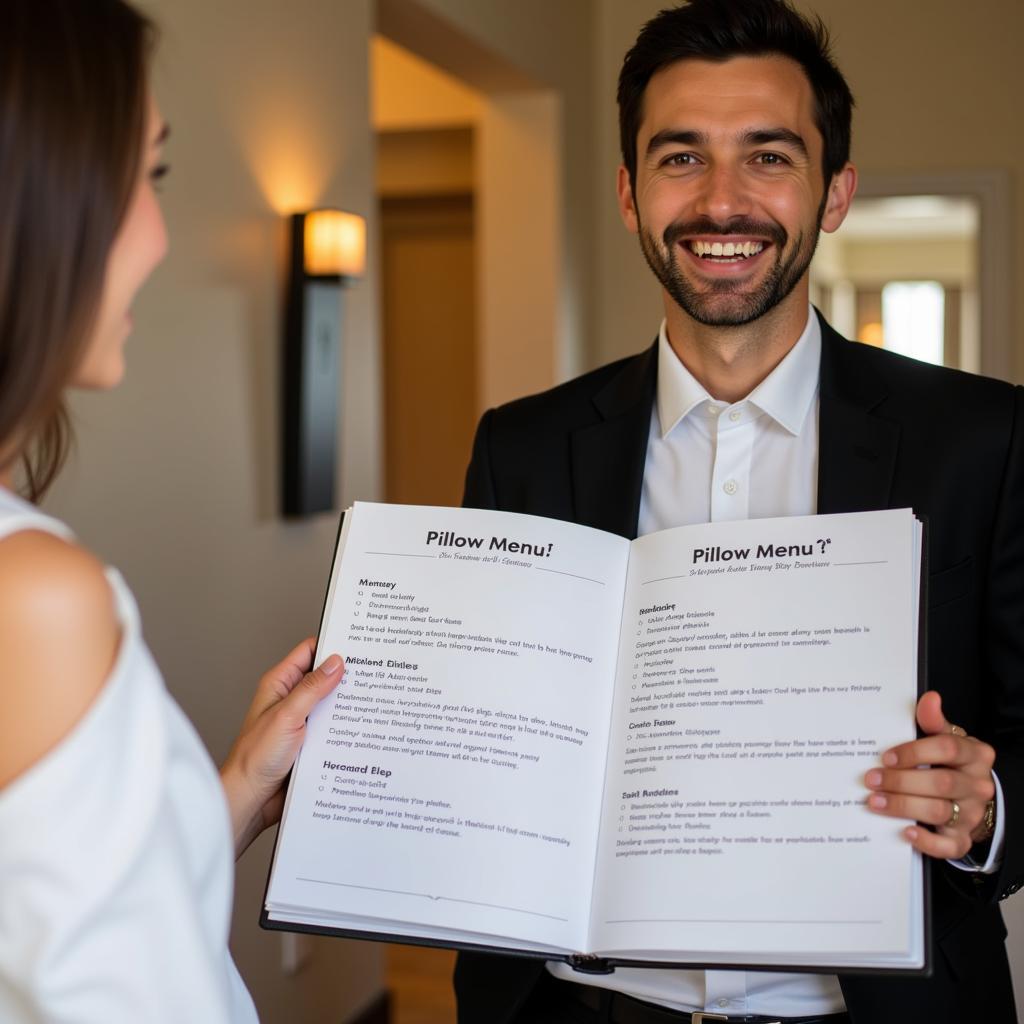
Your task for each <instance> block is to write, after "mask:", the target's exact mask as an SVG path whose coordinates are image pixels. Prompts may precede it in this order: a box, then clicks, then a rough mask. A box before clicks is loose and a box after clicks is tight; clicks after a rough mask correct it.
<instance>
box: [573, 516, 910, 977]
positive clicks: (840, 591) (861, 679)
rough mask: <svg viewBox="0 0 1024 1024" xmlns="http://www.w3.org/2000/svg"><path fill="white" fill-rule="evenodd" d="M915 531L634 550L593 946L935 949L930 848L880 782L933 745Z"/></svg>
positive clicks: (692, 533) (754, 535) (695, 541)
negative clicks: (884, 772) (924, 887)
mask: <svg viewBox="0 0 1024 1024" xmlns="http://www.w3.org/2000/svg"><path fill="white" fill-rule="evenodd" d="M916 536H917V524H916V522H915V521H914V520H913V518H912V515H911V513H910V512H909V511H907V510H900V511H891V512H881V513H871V514H869V515H851V516H815V517H802V518H794V519H775V520H752V521H744V522H736V523H716V524H714V525H713V526H693V527H683V528H680V529H678V530H670V531H664V532H663V533H659V534H654V535H650V536H647V537H643V538H640V539H639V540H637V541H636V542H634V545H633V552H632V556H631V563H630V578H629V582H628V584H627V598H626V606H625V609H624V612H623V627H622V633H623V646H622V650H621V653H620V665H619V673H618V679H619V681H618V684H617V690H616V696H615V702H616V712H615V720H616V722H617V726H616V728H615V729H614V730H613V735H612V739H611V747H610V753H609V761H608V780H607V783H606V807H605V812H604V813H605V819H604V820H605V831H604V832H603V834H602V841H601V850H600V853H599V867H598V877H597V883H596V885H595V918H594V923H593V928H592V936H591V941H592V943H593V948H595V949H597V950H600V951H602V952H613V951H648V952H650V953H652V954H654V955H656V951H659V950H668V951H672V950H675V951H684V952H686V953H687V955H686V956H685V957H683V958H678V957H676V958H673V957H671V956H669V957H668V959H690V960H694V961H699V960H704V961H705V962H734V963H735V962H749V963H756V962H760V963H765V962H768V963H771V962H773V961H774V962H778V960H777V959H776V958H777V957H778V956H780V955H781V956H792V957H793V961H794V962H796V963H807V964H811V963H815V962H819V963H820V962H829V960H830V958H834V959H835V960H836V962H839V960H841V959H842V956H841V953H840V951H842V950H854V951H860V952H863V953H865V954H867V955H870V956H875V957H877V958H879V959H884V958H885V957H886V956H888V955H890V954H892V953H894V952H897V951H905V950H907V949H909V948H911V947H915V946H916V948H917V949H918V952H920V943H919V941H918V940H919V938H920V936H919V935H918V934H916V932H919V930H920V927H919V926H920V910H919V901H915V900H914V897H913V893H914V891H915V887H916V888H920V884H921V874H920V857H919V856H918V855H916V854H914V853H913V851H912V850H911V848H910V846H909V844H907V843H906V841H905V840H903V839H902V838H901V837H900V835H899V833H900V831H901V829H902V828H903V827H904V826H905V824H906V823H905V822H902V821H896V820H893V819H889V818H884V817H879V816H876V815H873V814H871V813H869V812H868V811H867V809H866V808H865V807H864V806H863V803H864V800H865V798H866V795H867V791H866V789H865V788H864V786H863V784H862V779H863V776H864V773H865V772H866V771H868V770H869V769H870V768H872V767H874V766H876V765H877V764H878V763H879V761H878V757H879V754H880V753H881V752H882V751H883V750H884V749H886V748H887V747H888V746H890V745H892V744H896V743H900V742H904V741H906V740H909V739H912V738H913V737H914V706H915V702H916V698H917V675H916V668H915V660H914V655H915V652H916V646H917V639H916V638H917V630H916V623H917V611H916V603H917V602H916V595H917V588H916V586H915V585H913V584H912V581H913V580H915V579H916V575H915V564H916V554H915V552H914V544H915V542H914V540H913V538H914V537H916ZM769 544H770V545H773V547H774V546H776V545H778V546H782V547H784V548H788V547H790V546H795V547H796V548H798V549H799V551H800V553H799V554H794V555H789V554H786V555H783V556H782V557H778V556H777V555H773V556H768V555H766V554H764V553H763V552H762V556H761V557H758V548H759V546H761V545H769ZM698 549H705V550H704V553H703V554H702V555H697V554H696V553H695V552H696V551H697V550H698ZM744 549H746V550H748V554H747V555H746V556H743V555H739V554H735V555H731V556H730V554H729V553H730V552H735V551H742V550H744ZM804 552H807V553H804ZM755 567H758V568H755ZM769 567H770V569H769ZM666 606H668V607H666ZM798 630H799V631H800V632H799V633H797V631H798ZM818 630H830V631H831V632H821V633H819V632H817V631H818ZM837 630H844V632H837ZM869 631H870V632H869ZM869 638H870V640H869ZM723 645H724V646H723ZM754 645H757V646H754ZM765 645H776V646H765ZM701 648H703V649H701ZM659 723H661V724H659ZM800 744H803V745H800ZM797 801H804V802H806V805H798V804H797ZM912 905H913V906H914V907H916V908H917V913H916V914H915V913H912V911H911V907H912ZM915 930H916V931H915ZM759 949H760V950H765V951H769V954H770V955H768V956H767V957H759V956H756V955H748V953H747V952H741V953H739V955H738V956H737V951H739V950H745V951H756V950H759Z"/></svg>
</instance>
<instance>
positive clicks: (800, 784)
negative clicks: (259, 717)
mask: <svg viewBox="0 0 1024 1024" xmlns="http://www.w3.org/2000/svg"><path fill="white" fill-rule="evenodd" d="M922 536H923V527H922V525H921V523H919V521H918V520H917V519H916V518H915V517H914V515H913V513H912V512H911V511H910V510H908V509H899V510H889V511H880V512H859V513H852V514H848V515H827V516H826V515H822V516H803V517H794V518H785V519H759V520H745V521H740V522H719V523H712V524H701V525H696V526H684V527H679V528H677V529H672V530H665V531H662V532H660V533H654V534H649V535H647V536H644V537H640V538H638V539H636V540H634V541H628V540H625V539H623V538H622V537H618V536H614V535H612V534H608V533H603V532H601V531H598V530H593V529H590V528H589V527H583V526H578V525H573V524H571V523H564V522H561V521H557V520H551V519H543V518H538V517H535V516H525V515H516V514H513V513H506V512H489V511H477V510H473V509H461V508H432V507H428V506H403V505H378V504H370V503H357V504H356V505H355V506H354V508H353V509H351V510H349V511H348V512H347V513H346V514H345V517H344V521H343V526H342V529H341V532H340V534H339V539H338V544H337V548H336V552H335V558H334V567H333V571H332V573H331V578H330V584H329V587H328V592H327V599H326V602H325V607H324V614H323V620H322V623H321V627H320V635H319V638H318V646H317V652H318V653H317V658H318V660H323V659H325V658H326V657H327V656H328V655H330V654H332V653H335V652H337V653H339V654H341V655H342V656H343V657H344V658H345V659H346V671H345V674H344V677H343V678H342V680H341V682H340V683H339V684H338V686H337V688H336V690H335V691H334V692H333V693H332V694H330V695H329V696H328V697H327V698H325V699H324V700H323V701H322V702H321V704H320V705H319V706H318V707H317V708H316V709H315V710H314V711H313V713H312V714H311V715H310V718H309V722H308V726H307V733H306V739H305V743H304V745H303V748H302V751H301V753H300V755H299V758H298V760H297V762H296V765H295V768H294V770H293V772H292V777H291V782H290V785H289V789H288V795H287V801H286V805H285V810H284V817H283V820H282V823H281V827H280V829H279V832H278V837H277V846H276V850H275V853H274V861H273V866H272V868H271V873H270V879H269V882H268V886H267V892H266V898H265V907H264V911H263V914H262V918H261V920H262V923H263V924H264V926H265V927H269V928H282V929H285V930H298V931H304V930H305V931H315V932H324V933H330V934H338V935H348V936H357V937H364V938H376V939H386V940H393V941H401V942H422V943H427V944H434V945H444V946H453V947H459V948H486V949H489V950H494V951H503V952H508V953H519V954H526V955H534V956H541V957H545V958H549V959H562V960H566V961H568V962H570V963H572V964H573V965H574V966H577V967H579V968H581V969H585V970H586V969H590V970H607V969H611V968H613V967H614V966H616V965H625V964H629V965H631V966H641V965H650V966H655V965H665V964H678V965H683V964H686V965H694V966H697V965H703V966H736V967H741V966H742V967H754V968H757V967H762V968H768V967H775V968H780V969H785V970H800V969H803V970H844V971H846V970H901V971H915V970H922V969H924V968H925V967H926V961H927V943H926V940H925V936H926V934H927V931H926V928H925V918H926V911H927V906H926V900H925V895H924V893H925V885H924V865H923V863H922V858H921V856H920V855H919V854H917V853H916V852H915V851H914V850H913V849H912V848H911V847H910V845H909V844H908V843H907V842H906V840H905V839H903V837H902V835H901V832H902V829H903V827H904V826H905V825H906V822H903V821H898V820H896V819H892V818H887V817H883V816H879V815H875V814H872V813H870V812H869V811H868V810H867V809H866V807H865V806H864V804H865V799H866V796H867V790H866V788H865V787H864V785H863V777H864V774H865V773H866V772H867V771H869V770H870V769H871V768H872V767H875V766H876V765H877V764H879V757H880V755H881V753H882V752H883V751H884V750H886V749H887V748H888V747H890V746H892V745H894V744H897V743H903V742H906V741H908V740H912V739H913V738H914V737H915V735H916V732H915V722H914V707H915V702H916V699H917V696H918V692H919V679H920V678H922V677H923V666H922V665H921V664H920V660H921V658H922V657H923V653H922V652H923V646H922V644H921V636H922V626H921V622H920V619H919V609H920V607H921V581H922V557H923V541H922Z"/></svg>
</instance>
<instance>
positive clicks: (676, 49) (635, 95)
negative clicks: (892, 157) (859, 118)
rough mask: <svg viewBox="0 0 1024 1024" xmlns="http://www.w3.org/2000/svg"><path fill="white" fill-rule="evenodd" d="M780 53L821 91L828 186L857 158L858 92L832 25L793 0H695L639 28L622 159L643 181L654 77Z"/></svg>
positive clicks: (627, 89) (622, 98)
mask: <svg viewBox="0 0 1024 1024" xmlns="http://www.w3.org/2000/svg"><path fill="white" fill-rule="evenodd" d="M772 55H779V56H783V57H789V58H790V59H791V60H794V61H796V63H797V64H799V65H800V67H801V68H803V70H804V74H805V75H806V76H807V80H808V81H809V82H810V84H811V89H812V90H813V92H814V120H815V124H816V125H817V128H818V131H819V132H821V137H822V139H823V140H824V143H825V146H824V156H823V158H822V170H823V172H824V175H825V187H826V188H827V187H828V183H829V182H830V181H831V180H832V175H833V174H835V173H836V172H837V171H839V170H840V169H841V168H842V167H843V166H844V164H846V162H847V161H848V160H849V159H850V122H851V118H852V114H853V95H852V94H851V92H850V87H849V86H848V85H847V84H846V79H844V78H843V76H842V73H841V72H840V70H839V68H838V67H837V66H836V64H835V61H834V60H833V59H832V54H831V41H830V39H829V34H828V29H827V28H826V27H825V25H824V23H823V22H822V20H821V19H820V18H819V17H817V16H815V17H813V18H808V17H805V16H804V15H802V14H800V13H799V12H797V11H796V10H794V9H793V8H792V7H791V6H790V5H789V3H788V2H787V0H689V2H688V3H685V4H683V5H682V6H680V7H674V8H670V9H669V10H665V11H662V12H661V13H660V14H658V15H657V16H656V17H654V18H652V19H651V20H650V21H649V22H647V24H646V25H644V27H643V28H642V29H641V30H640V35H639V36H637V40H636V42H635V43H634V44H633V48H632V49H631V50H630V51H629V53H627V54H626V59H625V60H624V61H623V64H622V71H621V73H620V74H619V92H618V101H619V135H620V142H621V146H622V161H623V163H624V164H625V166H626V170H627V171H628V172H629V181H630V185H631V186H632V187H633V188H635V187H636V163H637V151H636V142H637V135H638V133H639V131H640V121H641V119H642V116H643V98H644V92H645V90H646V89H647V84H648V82H650V80H651V78H652V77H653V76H654V75H655V74H656V73H657V72H658V71H660V70H661V69H662V68H665V67H668V65H670V64H675V63H676V62H677V61H680V60H710V61H726V60H730V59H732V58H733V57H764V56H772Z"/></svg>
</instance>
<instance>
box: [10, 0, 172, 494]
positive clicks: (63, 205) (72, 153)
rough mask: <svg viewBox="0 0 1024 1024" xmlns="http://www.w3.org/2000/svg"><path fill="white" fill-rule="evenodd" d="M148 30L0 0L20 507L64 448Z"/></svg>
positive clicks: (109, 240) (107, 17)
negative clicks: (23, 489)
mask: <svg viewBox="0 0 1024 1024" xmlns="http://www.w3.org/2000/svg"><path fill="white" fill-rule="evenodd" d="M153 35H154V30H153V26H152V24H151V22H150V21H149V20H148V19H146V18H145V17H144V16H143V15H142V14H140V13H139V12H138V11H136V10H135V9H134V8H132V7H130V6H129V5H128V4H126V3H124V2H123V0H0V468H6V467H8V466H10V465H11V464H13V462H14V461H15V460H17V459H18V458H19V457H20V458H21V459H22V460H23V462H24V468H25V471H26V481H27V488H28V496H29V498H30V499H31V500H33V501H35V500H38V498H39V497H40V496H41V495H42V494H43V492H44V491H45V490H46V488H47V487H48V486H49V485H50V483H51V482H52V481H53V478H54V477H55V476H56V474H57V472H58V471H59V469H60V467H61V465H62V463H63V461H64V458H65V457H66V454H67V449H68V444H69V439H70V431H69V427H68V419H67V414H66V412H65V409H64V404H63V397H62V396H63V392H64V389H65V388H66V387H67V386H68V384H69V382H70V380H71V378H72V375H73V374H74V372H75V369H76V368H77V366H78V364H79V361H80V360H81V358H82V356H83V354H84V350H85V348H86V346H87V344H88V342H89V339H90V335H91V332H92V330H93V325H94V323H95V320H96V315H97V312H98V309H99V304H100V299H101V297H102V292H103V281H104V275H105V271H106V265H107V256H108V254H109V252H110V249H111V246H112V245H113V242H114V238H115V237H116V235H117V231H118V228H119V226H120V224H121V221H122V219H123V217H124V215H125V212H126V210H127V207H128V202H129V200H130V198H131V195H132V190H133V188H134V185H135V180H136V177H137V175H138V172H139V160H140V156H141V149H142V141H143V134H144V131H145V123H146V110H147V102H148V101H147V90H148V85H147V80H148V64H149V55H150V52H151V50H152V39H153Z"/></svg>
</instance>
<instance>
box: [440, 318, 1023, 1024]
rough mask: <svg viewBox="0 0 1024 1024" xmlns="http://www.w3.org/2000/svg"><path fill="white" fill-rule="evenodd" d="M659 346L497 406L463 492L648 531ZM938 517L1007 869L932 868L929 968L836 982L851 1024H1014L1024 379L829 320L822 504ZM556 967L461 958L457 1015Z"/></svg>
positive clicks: (949, 657) (966, 682)
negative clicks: (943, 363)
mask: <svg viewBox="0 0 1024 1024" xmlns="http://www.w3.org/2000/svg"><path fill="white" fill-rule="evenodd" d="M656 374H657V345H655V346H654V347H652V348H650V349H648V350H647V351H646V352H643V353H641V354H640V355H637V356H633V357H630V358H628V359H623V360H621V361H619V362H617V363H612V364H611V365H609V366H605V367H602V368H601V369H599V370H595V371H594V372H592V373H589V374H587V375H585V376H583V377H580V378H577V379H576V380H573V381H570V382H569V383H567V384H564V385H562V386H560V387H557V388H554V389H553V390H551V391H548V392H545V393H544V394H541V395H535V396H532V397H530V398H524V399H521V400H520V401H517V402H513V403H511V404H509V405H506V406H502V407H501V408H498V409H492V410H490V411H489V412H487V413H486V414H485V415H484V417H483V419H482V420H481V422H480V426H479V428H478V431H477V436H476V441H475V443H474V447H473V457H472V461H471V463H470V466H469V470H468V473H467V477H466V492H465V498H464V503H465V504H466V505H468V506H473V507H477V508H495V509H505V510H508V511H513V512H528V513H532V514H534V515H543V516H551V517H554V518H556V519H564V520H570V521H572V522H577V523H583V524H586V525H587V526H594V527H598V528H600V529H603V530H609V531H611V532H613V533H618V534H621V535H622V536H625V537H630V538H632V537H635V536H636V532H637V518H638V514H639V508H640V493H641V487H642V483H643V472H644V460H645V457H646V451H647V439H648V431H649V426H650V417H651V409H652V403H653V401H654V396H655V380H656ZM904 507H909V508H913V509H914V510H915V512H917V514H918V515H919V516H927V517H928V529H929V537H928V548H929V550H928V557H929V571H930V578H929V598H928V618H927V624H928V686H929V688H931V689H935V690H938V691H939V692H940V693H941V694H942V699H943V710H944V712H945V714H946V717H947V718H948V720H949V721H951V722H956V723H957V724H959V725H962V726H963V727H964V728H965V729H966V730H967V731H968V733H969V734H971V735H973V736H978V737H981V738H983V739H985V740H987V741H988V742H990V743H991V744H992V745H993V746H994V747H995V748H996V751H997V760H996V771H997V772H998V774H999V779H1000V783H1001V785H1002V787H1003V792H1004V796H1005V808H1006V815H1005V821H1006V824H1007V832H1006V844H1005V849H1004V857H1003V862H1002V867H1001V870H1000V871H999V872H998V874H996V875H991V876H980V875H971V874H965V873H963V872H960V871H958V870H957V869H955V868H953V867H951V866H950V865H948V864H946V863H944V862H941V863H937V864H936V865H935V870H933V871H932V881H931V885H932V909H933V914H932V928H933V934H934V940H935V941H934V956H933V961H934V963H933V968H932V973H931V976H930V977H909V978H908V977H900V978H886V977H884V976H876V975H872V976H850V977H842V976H841V977H840V981H841V984H842V987H843V993H844V996H845V998H846V1002H847V1007H848V1010H849V1012H850V1015H851V1018H852V1020H853V1021H854V1024H888V1022H890V1021H891V1022H892V1024H897V1022H898V1024H906V1022H908V1021H927V1022H928V1024H946V1022H948V1024H954V1022H957V1024H958V1022H961V1021H963V1020H987V1021H999V1022H1004V1021H1014V1020H1016V1017H1015V1014H1014V1007H1013V993H1012V990H1011V987H1010V978H1009V970H1008V966H1007V961H1006V953H1005V948H1004V943H1003V940H1004V938H1005V935H1006V930H1005V928H1004V926H1003V922H1002V917H1001V915H1000V913H999V911H998V909H997V906H996V903H997V901H998V900H999V899H1002V898H1005V897H1006V896H1007V895H1009V894H1010V893H1012V892H1015V891H1016V890H1017V889H1018V888H1020V887H1021V885H1022V884H1024V803H1022V801H1024V774H1022V766H1024V390H1022V389H1021V388H1014V387H1012V386H1011V385H1009V384H1006V383H1003V382H1000V381H994V380H989V379H987V378H983V377H975V376H971V375H969V374H964V373H959V372H957V371H953V370H947V369H942V368H938V367H932V366H927V365H925V364H922V363H919V362H916V361H914V360H910V359H904V358H902V357H900V356H895V355H893V354H891V353H887V352H884V351H881V350H879V349H874V348H870V347H868V346H865V345H858V344H854V343H851V342H848V341H845V340H844V339H843V338H841V337H840V336H839V335H838V334H836V332H835V331H833V330H832V329H831V328H830V327H829V326H828V324H826V323H825V322H824V320H823V321H822V358H821V388H820V419H819V460H818V512H819V513H829V512H857V511H866V510H870V509H882V508H904ZM542 971H543V962H542V961H534V960H521V959H518V958H508V957H500V956H490V955H484V954H465V953H464V954H462V955H461V956H460V958H459V962H458V965H457V967H456V972H455V987H456V993H457V995H458V1000H459V1017H458V1019H459V1022H460V1024H503V1022H505V1021H508V1020H510V1019H511V1018H512V1016H513V1015H514V1014H515V1011H516V1009H517V1008H518V1007H519V1006H521V1005H522V1003H523V1002H524V1001H525V999H526V998H527V997H528V995H529V993H530V991H531V990H532V988H533V986H534V985H535V984H536V982H537V981H538V979H539V978H540V977H541V972H542Z"/></svg>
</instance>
